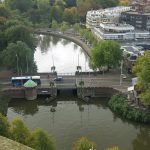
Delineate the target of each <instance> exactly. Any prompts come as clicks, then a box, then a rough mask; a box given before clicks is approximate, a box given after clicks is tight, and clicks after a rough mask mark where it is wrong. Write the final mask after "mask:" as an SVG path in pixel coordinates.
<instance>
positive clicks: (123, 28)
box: [92, 23, 150, 40]
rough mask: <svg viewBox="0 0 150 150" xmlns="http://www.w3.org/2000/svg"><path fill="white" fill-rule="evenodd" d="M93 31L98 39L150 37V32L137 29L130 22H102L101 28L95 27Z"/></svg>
mask: <svg viewBox="0 0 150 150" xmlns="http://www.w3.org/2000/svg"><path fill="white" fill-rule="evenodd" d="M92 32H93V34H94V35H95V36H96V37H97V38H98V39H104V40H136V39H150V32H148V31H136V30H135V29H134V27H133V26H131V25H128V24H104V23H101V24H100V25H99V28H93V29H92Z"/></svg>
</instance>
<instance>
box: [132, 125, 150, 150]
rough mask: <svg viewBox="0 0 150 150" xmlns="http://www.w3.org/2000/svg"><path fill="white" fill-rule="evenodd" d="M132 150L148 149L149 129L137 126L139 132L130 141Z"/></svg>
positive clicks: (149, 147) (149, 145)
mask: <svg viewBox="0 0 150 150" xmlns="http://www.w3.org/2000/svg"><path fill="white" fill-rule="evenodd" d="M132 144H133V150H149V149H150V130H147V128H144V127H139V133H137V136H136V138H135V139H134V140H133V142H132Z"/></svg>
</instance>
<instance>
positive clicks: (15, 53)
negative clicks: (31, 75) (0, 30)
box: [2, 41, 36, 72]
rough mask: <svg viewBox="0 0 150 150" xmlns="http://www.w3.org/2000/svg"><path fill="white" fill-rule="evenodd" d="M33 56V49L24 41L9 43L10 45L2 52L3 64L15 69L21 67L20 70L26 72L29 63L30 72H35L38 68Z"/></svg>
mask: <svg viewBox="0 0 150 150" xmlns="http://www.w3.org/2000/svg"><path fill="white" fill-rule="evenodd" d="M33 58H34V57H33V51H32V50H31V49H30V48H29V47H28V46H27V44H26V43H24V42H22V41H17V43H9V45H8V47H7V48H6V49H5V50H4V51H3V52H2V62H3V66H4V67H6V68H8V69H11V70H13V71H18V69H19V70H20V72H26V71H27V63H28V64H29V72H34V71H35V70H36V68H35V64H34V60H33ZM18 64H19V65H18ZM17 65H18V66H17ZM18 67H19V68H18Z"/></svg>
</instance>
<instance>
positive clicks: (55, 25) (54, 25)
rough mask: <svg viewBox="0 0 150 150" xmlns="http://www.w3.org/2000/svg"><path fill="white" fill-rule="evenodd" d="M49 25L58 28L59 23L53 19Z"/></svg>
mask: <svg viewBox="0 0 150 150" xmlns="http://www.w3.org/2000/svg"><path fill="white" fill-rule="evenodd" d="M51 27H52V28H53V29H58V28H59V24H58V23H57V21H56V20H53V21H52V25H51Z"/></svg>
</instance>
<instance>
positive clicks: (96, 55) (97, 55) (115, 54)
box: [92, 41, 122, 69]
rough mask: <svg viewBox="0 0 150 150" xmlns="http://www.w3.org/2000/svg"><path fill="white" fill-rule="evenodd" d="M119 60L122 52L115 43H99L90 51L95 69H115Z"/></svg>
mask: <svg viewBox="0 0 150 150" xmlns="http://www.w3.org/2000/svg"><path fill="white" fill-rule="evenodd" d="M121 59H122V50H121V49H120V45H119V43H117V42H115V41H100V42H99V43H97V44H96V45H95V47H94V48H93V50H92V61H93V64H94V66H95V67H96V68H101V67H105V66H107V67H108V69H109V68H110V67H111V68H115V67H117V66H119V64H120V61H121Z"/></svg>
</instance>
